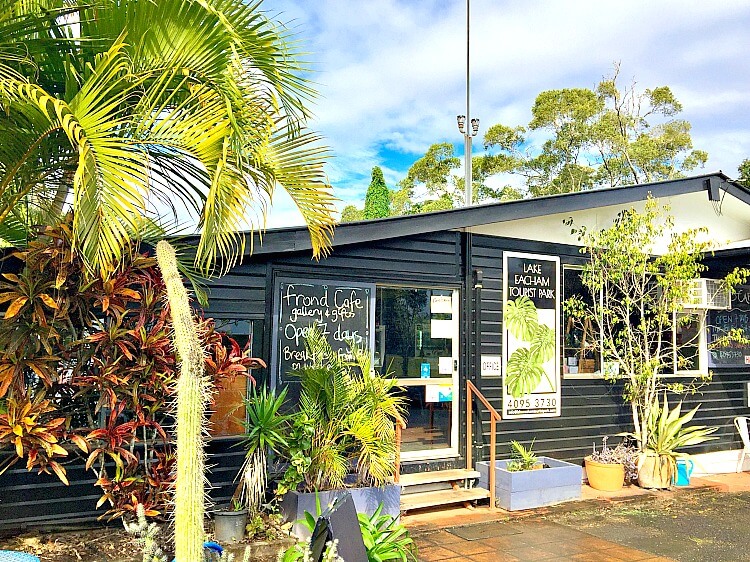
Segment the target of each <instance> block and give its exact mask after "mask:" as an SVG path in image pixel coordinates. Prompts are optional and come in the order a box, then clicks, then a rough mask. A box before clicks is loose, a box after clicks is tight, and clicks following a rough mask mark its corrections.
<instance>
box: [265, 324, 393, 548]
mask: <svg viewBox="0 0 750 562" xmlns="http://www.w3.org/2000/svg"><path fill="white" fill-rule="evenodd" d="M305 349H306V356H307V358H308V365H306V366H304V367H303V368H301V369H299V370H298V371H296V372H294V373H293V374H294V375H295V376H296V377H297V378H299V380H300V387H301V388H300V398H299V405H298V407H297V411H295V412H294V414H293V415H292V421H291V423H290V427H289V430H288V431H287V441H288V446H287V448H286V451H285V453H284V456H285V457H286V458H285V459H284V460H286V461H287V462H288V468H287V470H286V472H285V473H284V477H283V478H282V480H281V482H280V484H279V487H278V489H277V494H278V495H279V496H282V501H281V503H280V505H279V508H280V511H281V513H282V514H283V515H284V516H285V519H286V520H287V521H291V522H295V525H294V527H293V531H294V532H295V533H296V534H301V535H304V534H305V529H304V528H303V526H301V525H299V524H298V523H296V522H298V521H299V520H301V519H303V518H304V514H305V511H308V512H314V509H315V502H316V493H317V494H319V497H320V501H321V502H322V503H323V504H324V505H325V504H329V503H331V502H332V501H333V500H334V499H335V498H336V497H337V496H338V495H339V494H340V490H341V489H343V488H346V489H347V490H348V491H349V492H351V494H352V497H353V499H354V504H355V506H356V508H357V511H358V512H359V513H367V514H368V515H371V514H373V513H374V512H375V510H376V509H377V508H378V505H380V504H381V503H382V504H383V513H384V514H386V515H391V516H394V517H397V516H398V515H399V514H400V496H401V491H400V487H399V486H397V485H395V484H394V483H393V476H394V474H395V458H396V438H395V435H396V423H397V420H401V419H402V417H401V415H402V414H401V413H402V411H403V403H404V399H403V398H402V397H400V396H399V395H397V394H395V393H394V390H395V388H396V387H395V381H394V380H393V379H392V378H390V377H383V376H377V375H375V374H374V373H373V371H372V370H371V368H370V354H369V352H368V350H367V349H364V348H361V347H357V346H356V345H351V346H350V354H349V355H350V356H349V357H343V356H340V355H339V354H337V353H335V352H334V351H333V350H332V349H331V346H330V344H329V343H328V342H327V340H326V339H325V337H324V336H323V334H322V333H321V331H320V330H319V329H318V328H317V327H316V326H311V327H310V329H309V331H308V334H307V336H306V338H305Z"/></svg>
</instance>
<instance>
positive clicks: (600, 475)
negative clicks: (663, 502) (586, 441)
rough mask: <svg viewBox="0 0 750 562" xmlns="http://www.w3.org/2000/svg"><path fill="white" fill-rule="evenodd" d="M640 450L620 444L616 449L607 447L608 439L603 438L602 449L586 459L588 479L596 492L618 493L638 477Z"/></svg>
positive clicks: (594, 451)
mask: <svg viewBox="0 0 750 562" xmlns="http://www.w3.org/2000/svg"><path fill="white" fill-rule="evenodd" d="M637 462H638V449H636V448H635V447H633V446H631V445H628V444H626V443H624V442H623V443H619V444H618V445H617V446H616V447H615V448H614V449H612V448H610V447H608V446H607V437H606V436H605V437H603V438H602V448H601V449H600V450H599V451H597V450H596V444H594V450H593V452H592V453H591V454H590V455H589V456H587V457H586V458H585V459H584V463H585V465H586V478H587V479H588V482H589V486H591V487H592V488H594V489H595V490H603V491H605V492H616V491H617V490H619V489H621V488H622V486H623V484H624V483H625V482H626V481H628V482H630V481H632V480H635V479H636V478H637V477H638V467H637Z"/></svg>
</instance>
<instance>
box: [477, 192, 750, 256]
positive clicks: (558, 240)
mask: <svg viewBox="0 0 750 562" xmlns="http://www.w3.org/2000/svg"><path fill="white" fill-rule="evenodd" d="M721 196H722V200H721V201H718V202H713V201H709V200H708V192H707V191H701V192H696V193H688V194H684V195H675V196H672V197H663V198H659V199H658V201H659V203H660V204H661V205H668V206H669V207H670V211H669V214H671V215H672V216H673V217H674V219H675V220H674V222H675V227H674V231H675V232H684V231H685V230H688V229H691V228H701V227H705V228H707V229H708V239H709V240H711V241H712V242H713V245H714V247H715V248H723V247H728V246H729V247H731V246H733V245H736V244H739V243H741V242H742V241H745V240H748V239H750V205H747V204H745V203H743V202H742V201H740V200H739V199H737V198H736V197H734V196H732V195H730V194H728V193H726V192H724V191H723V190H722V191H721ZM644 205H645V201H636V202H633V203H628V204H625V205H609V206H604V207H594V208H590V209H584V210H581V211H574V212H567V213H554V214H547V215H544V216H540V217H534V218H528V219H517V220H511V221H505V222H497V223H490V224H485V225H480V226H474V227H471V228H469V229H468V230H469V231H470V232H472V233H475V234H485V235H489V236H502V237H507V238H518V239H522V240H535V241H539V242H551V243H554V244H573V245H579V242H578V238H577V236H575V235H572V234H571V233H570V230H571V227H570V226H566V225H565V224H563V221H564V220H566V219H569V218H572V219H573V226H574V227H580V226H584V225H585V226H586V227H587V228H588V229H589V230H591V229H602V228H607V227H609V226H610V225H611V224H612V220H613V219H614V218H615V216H616V215H617V213H619V212H620V211H623V210H625V209H629V208H635V209H637V210H639V211H642V210H643V207H644ZM667 242H668V239H664V240H658V241H655V244H654V248H653V250H652V252H653V253H655V254H660V253H662V252H664V250H665V248H666V244H667Z"/></svg>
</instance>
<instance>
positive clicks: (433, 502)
mask: <svg viewBox="0 0 750 562" xmlns="http://www.w3.org/2000/svg"><path fill="white" fill-rule="evenodd" d="M488 497H490V493H489V491H488V490H485V489H484V488H458V489H447V490H436V491H433V492H418V493H416V494H406V495H403V496H401V511H410V510H412V509H422V508H423V507H434V506H437V505H450V504H454V503H468V502H472V501H475V500H481V499H484V498H488Z"/></svg>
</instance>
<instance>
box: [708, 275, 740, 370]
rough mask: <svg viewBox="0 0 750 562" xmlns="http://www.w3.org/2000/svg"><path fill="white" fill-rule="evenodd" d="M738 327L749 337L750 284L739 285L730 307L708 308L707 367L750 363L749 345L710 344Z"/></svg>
mask: <svg viewBox="0 0 750 562" xmlns="http://www.w3.org/2000/svg"><path fill="white" fill-rule="evenodd" d="M734 328H739V329H741V330H743V335H744V336H745V337H750V285H740V286H738V287H737V288H736V292H735V293H734V294H733V295H732V308H730V309H729V310H710V311H709V313H708V344H709V353H708V365H709V367H733V366H739V365H743V366H744V365H750V347H746V346H742V345H741V344H739V343H730V344H729V346H727V347H715V348H713V349H712V347H714V346H712V345H711V344H713V343H714V342H716V341H717V340H719V338H721V337H723V336H725V335H727V334H728V333H729V331H730V330H732V329H734Z"/></svg>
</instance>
